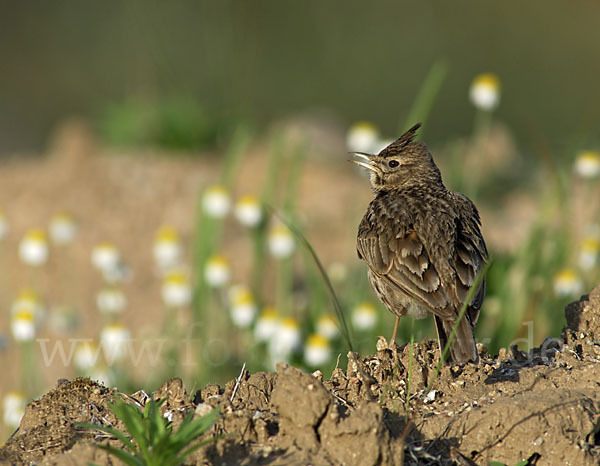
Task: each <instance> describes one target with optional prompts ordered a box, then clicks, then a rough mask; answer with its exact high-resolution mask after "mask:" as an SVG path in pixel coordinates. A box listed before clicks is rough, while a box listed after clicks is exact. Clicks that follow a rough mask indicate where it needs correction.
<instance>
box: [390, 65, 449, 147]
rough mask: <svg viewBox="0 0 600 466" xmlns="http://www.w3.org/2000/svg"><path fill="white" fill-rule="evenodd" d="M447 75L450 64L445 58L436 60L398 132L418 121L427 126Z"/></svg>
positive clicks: (402, 131)
mask: <svg viewBox="0 0 600 466" xmlns="http://www.w3.org/2000/svg"><path fill="white" fill-rule="evenodd" d="M447 75H448V65H447V64H446V62H445V60H437V61H435V62H434V63H433V65H432V66H431V69H430V70H429V73H427V76H426V77H425V80H424V81H423V84H422V85H421V87H420V89H419V92H418V93H417V97H416V99H415V101H414V103H413V105H412V107H411V109H410V111H409V112H408V116H407V118H406V120H405V122H404V125H402V124H399V125H398V126H399V127H398V134H403V133H404V132H405V131H406V130H407V129H408V128H410V127H411V126H413V125H414V124H415V123H418V122H421V123H423V126H425V123H426V122H427V118H428V117H429V114H430V113H431V109H432V107H433V103H434V102H435V99H436V97H437V95H438V94H439V92H440V90H441V89H442V85H443V84H444V81H445V79H446V76H447ZM420 137H423V131H421V132H420Z"/></svg>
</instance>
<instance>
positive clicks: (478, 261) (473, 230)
mask: <svg viewBox="0 0 600 466" xmlns="http://www.w3.org/2000/svg"><path fill="white" fill-rule="evenodd" d="M420 126H421V125H420V124H417V125H415V126H413V127H412V128H411V129H409V130H408V131H407V132H406V133H405V134H403V135H402V136H401V137H400V138H399V139H397V140H396V141H394V142H393V143H392V144H390V145H389V146H387V147H386V148H385V149H383V150H382V151H381V152H380V153H379V154H377V155H367V154H357V155H358V156H359V157H361V158H363V159H364V160H365V161H355V163H357V164H359V165H362V166H364V167H365V168H368V169H369V170H370V171H371V186H372V188H373V192H374V194H375V199H373V201H371V203H370V204H369V207H368V209H367V212H366V214H365V216H364V217H363V219H362V222H361V223H360V226H359V228H358V240H357V249H358V256H359V258H361V259H363V260H364V261H365V262H366V263H367V265H368V267H369V270H368V276H369V282H370V284H371V287H372V288H373V290H374V291H375V293H376V294H377V296H378V298H379V299H380V300H381V301H382V303H383V304H384V305H385V307H386V308H387V309H388V310H390V311H391V312H392V313H393V314H394V315H396V317H397V320H396V326H397V323H398V319H399V318H400V317H401V316H403V315H408V316H410V317H413V318H417V319H420V318H424V317H426V316H427V315H428V314H429V313H431V314H433V315H434V318H435V323H436V328H437V332H438V337H439V342H440V349H443V348H444V346H445V345H446V342H447V340H448V336H449V335H450V332H451V330H452V327H453V326H454V324H455V322H456V319H457V317H458V313H459V312H460V309H461V307H462V305H463V303H464V301H465V299H466V297H467V293H468V292H469V288H470V287H471V285H472V284H473V282H474V280H475V277H476V275H477V273H478V272H479V271H480V270H481V268H482V267H483V265H484V264H485V262H486V261H487V250H486V246H485V241H484V240H483V236H482V235H481V231H480V226H481V222H480V219H479V214H478V212H477V208H476V207H475V205H474V204H473V202H471V200H470V199H469V198H467V197H466V196H464V195H462V194H460V193H456V192H453V191H450V190H449V189H447V188H446V187H445V186H444V184H443V182H442V176H441V173H440V170H439V169H438V167H437V166H436V164H435V162H434V161H433V158H432V156H431V154H430V153H429V151H428V150H427V147H426V146H425V144H423V143H421V142H415V141H413V139H414V137H415V134H416V131H417V129H418V128H419V127H420ZM484 295H485V280H483V282H482V283H481V285H480V287H479V289H478V290H477V292H476V293H475V295H474V298H473V299H472V300H471V302H470V303H469V306H468V308H467V311H466V313H465V316H464V318H463V319H462V321H461V322H460V324H459V326H458V329H457V333H456V337H455V339H454V341H453V343H452V345H451V346H450V352H449V358H448V361H447V362H455V363H464V362H467V361H469V360H471V361H477V360H478V355H477V349H476V347H475V340H474V338H473V328H474V326H475V324H476V323H477V318H478V317H479V311H480V309H481V304H482V302H483V297H484ZM394 338H395V331H394V336H393V337H392V342H391V343H392V344H395V342H393V340H394Z"/></svg>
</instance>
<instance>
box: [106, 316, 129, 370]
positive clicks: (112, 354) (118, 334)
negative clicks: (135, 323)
mask: <svg viewBox="0 0 600 466" xmlns="http://www.w3.org/2000/svg"><path fill="white" fill-rule="evenodd" d="M130 341H131V332H130V331H129V329H127V327H125V325H123V324H121V323H118V322H113V323H111V324H108V325H107V326H105V327H104V328H103V329H102V332H100V344H101V345H102V349H103V351H104V355H105V357H106V360H107V362H108V363H109V364H110V363H112V362H114V361H116V360H120V359H123V358H124V357H125V356H126V355H127V352H128V349H129V343H130Z"/></svg>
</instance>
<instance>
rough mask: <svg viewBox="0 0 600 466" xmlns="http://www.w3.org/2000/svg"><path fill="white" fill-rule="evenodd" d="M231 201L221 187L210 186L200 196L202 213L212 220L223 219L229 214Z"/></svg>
mask: <svg viewBox="0 0 600 466" xmlns="http://www.w3.org/2000/svg"><path fill="white" fill-rule="evenodd" d="M230 206H231V200H230V199H229V193H228V192H227V190H226V189H225V188H224V187H222V186H217V185H215V186H210V187H209V188H207V189H206V191H204V195H203V196H202V207H203V209H204V212H206V213H207V214H208V215H209V216H211V217H214V218H223V217H225V215H227V213H228V212H229V208H230Z"/></svg>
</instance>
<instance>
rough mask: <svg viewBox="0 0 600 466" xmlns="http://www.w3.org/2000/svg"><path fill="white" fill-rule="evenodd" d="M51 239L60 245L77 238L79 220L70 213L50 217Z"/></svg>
mask: <svg viewBox="0 0 600 466" xmlns="http://www.w3.org/2000/svg"><path fill="white" fill-rule="evenodd" d="M48 230H49V233H50V239H51V240H52V242H53V243H54V244H56V245H58V246H64V245H67V244H69V243H71V242H73V240H74V239H75V236H76V234H77V222H75V220H74V219H73V217H71V216H70V215H69V214H66V213H60V214H56V215H54V216H53V217H52V219H50V226H49V228H48Z"/></svg>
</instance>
